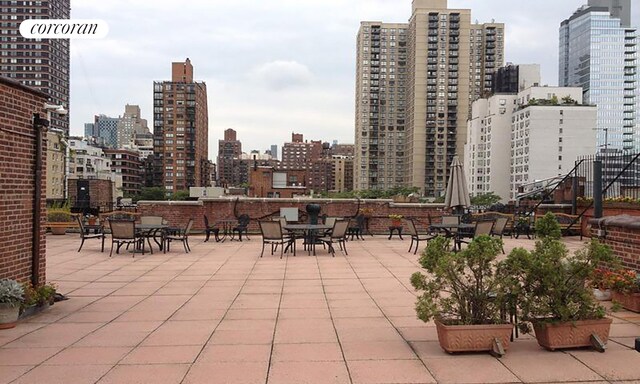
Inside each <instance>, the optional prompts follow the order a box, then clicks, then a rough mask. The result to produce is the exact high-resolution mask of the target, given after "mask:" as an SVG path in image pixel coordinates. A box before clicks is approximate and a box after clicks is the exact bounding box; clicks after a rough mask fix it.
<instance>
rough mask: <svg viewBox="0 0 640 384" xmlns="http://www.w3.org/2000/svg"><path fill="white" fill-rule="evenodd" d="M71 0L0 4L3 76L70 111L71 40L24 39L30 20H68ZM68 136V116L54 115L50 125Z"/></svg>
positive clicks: (14, 0)
mask: <svg viewBox="0 0 640 384" xmlns="http://www.w3.org/2000/svg"><path fill="white" fill-rule="evenodd" d="M70 13H71V8H70V0H48V1H16V0H12V1H8V0H1V1H0V51H2V56H1V57H0V76H5V77H8V78H11V79H14V80H17V81H19V82H21V83H22V84H24V85H28V86H30V87H33V88H35V89H39V90H41V91H42V92H44V93H46V94H47V95H49V101H48V102H49V103H51V104H56V105H63V106H64V107H65V108H67V109H68V108H69V39H41V40H36V39H25V38H23V37H22V36H21V35H20V31H19V29H20V23H21V22H22V21H24V20H27V19H69V17H70ZM49 126H50V127H51V128H56V129H59V130H61V131H62V132H64V134H65V136H69V115H57V114H52V116H51V120H50V125H49Z"/></svg>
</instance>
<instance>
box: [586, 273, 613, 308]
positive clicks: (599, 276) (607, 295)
mask: <svg viewBox="0 0 640 384" xmlns="http://www.w3.org/2000/svg"><path fill="white" fill-rule="evenodd" d="M614 278H615V273H614V272H613V271H610V270H608V269H605V268H596V269H595V271H593V277H592V279H591V286H592V287H593V295H594V296H595V298H596V299H597V300H599V301H609V300H611V288H612V287H613V281H614Z"/></svg>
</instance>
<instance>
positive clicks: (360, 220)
mask: <svg viewBox="0 0 640 384" xmlns="http://www.w3.org/2000/svg"><path fill="white" fill-rule="evenodd" d="M365 220H366V216H365V215H364V214H363V213H361V214H359V215H358V216H356V225H357V226H358V228H360V229H364V222H365Z"/></svg>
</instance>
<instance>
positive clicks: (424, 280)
mask: <svg viewBox="0 0 640 384" xmlns="http://www.w3.org/2000/svg"><path fill="white" fill-rule="evenodd" d="M501 252H502V240H501V239H499V238H492V237H490V236H478V237H476V238H474V239H473V240H472V241H471V243H470V244H469V246H468V247H467V248H465V249H464V250H462V251H460V252H451V251H449V239H447V238H444V237H442V236H438V237H436V238H435V239H433V240H431V241H429V242H428V243H427V247H426V248H425V250H424V251H423V253H422V256H421V257H420V264H421V265H422V266H423V267H424V269H425V270H427V272H429V275H428V276H427V275H424V274H422V273H420V272H416V273H414V274H413V275H412V276H411V284H412V285H413V287H414V288H415V289H416V290H418V291H422V292H421V295H420V296H418V301H417V303H416V312H417V314H418V318H420V319H421V320H423V321H425V322H427V321H430V320H435V324H436V329H437V332H438V341H439V342H440V346H441V347H442V349H444V350H445V351H446V352H449V353H452V352H465V351H492V350H494V351H495V350H496V344H499V345H500V346H501V348H498V350H506V349H507V348H508V346H509V339H510V337H511V332H512V331H513V325H512V324H508V323H507V321H505V316H503V315H504V311H503V309H504V308H506V307H507V306H508V303H509V295H508V293H507V292H506V291H505V289H504V287H505V285H504V278H503V277H502V276H500V275H498V274H497V273H496V265H497V261H496V260H497V256H498V255H499V254H500V253H501Z"/></svg>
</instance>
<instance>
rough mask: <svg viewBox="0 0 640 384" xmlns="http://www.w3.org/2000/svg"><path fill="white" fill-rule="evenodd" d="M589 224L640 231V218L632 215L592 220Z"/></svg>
mask: <svg viewBox="0 0 640 384" xmlns="http://www.w3.org/2000/svg"><path fill="white" fill-rule="evenodd" d="M589 223H590V224H591V225H592V226H594V227H595V226H597V227H598V228H602V227H607V226H610V227H621V228H630V229H640V217H639V216H631V215H617V216H607V217H602V218H599V219H591V220H589Z"/></svg>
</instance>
